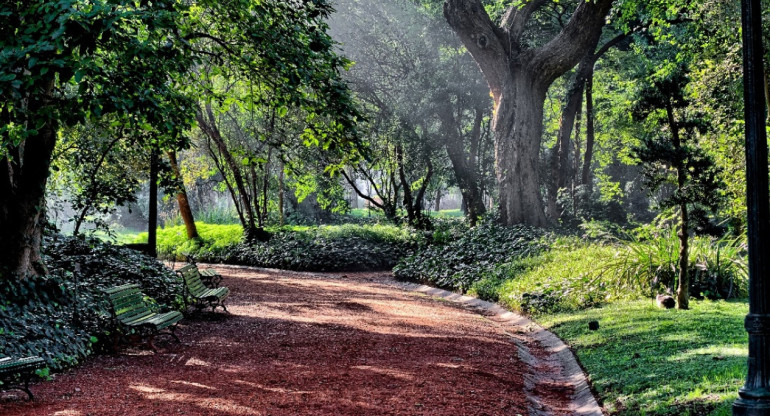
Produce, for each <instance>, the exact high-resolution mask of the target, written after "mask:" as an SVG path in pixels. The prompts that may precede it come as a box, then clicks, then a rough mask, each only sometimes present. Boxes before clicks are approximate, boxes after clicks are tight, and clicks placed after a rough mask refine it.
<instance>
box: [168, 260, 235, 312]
mask: <svg viewBox="0 0 770 416" xmlns="http://www.w3.org/2000/svg"><path fill="white" fill-rule="evenodd" d="M177 273H178V274H179V276H180V277H181V279H182V282H183V283H184V286H185V287H184V289H185V293H186V296H185V301H186V302H188V303H190V304H191V305H192V306H195V307H196V308H198V309H202V308H204V307H206V306H210V307H211V310H212V311H214V310H215V309H216V308H217V307H218V306H221V307H222V309H224V310H225V312H227V306H225V304H224V301H225V299H227V296H229V294H230V289H229V288H227V287H217V288H209V287H207V286H206V285H205V284H204V283H203V281H202V279H201V273H200V271H199V270H198V268H197V267H196V266H195V265H193V264H189V265H187V266H184V267H182V268H180V269H179V270H177Z"/></svg>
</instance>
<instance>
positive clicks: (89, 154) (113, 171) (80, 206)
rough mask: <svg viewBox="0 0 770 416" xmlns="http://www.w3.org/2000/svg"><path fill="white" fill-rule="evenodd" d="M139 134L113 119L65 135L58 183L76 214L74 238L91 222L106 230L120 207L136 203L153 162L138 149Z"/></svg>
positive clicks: (57, 165) (56, 163) (58, 150)
mask: <svg viewBox="0 0 770 416" xmlns="http://www.w3.org/2000/svg"><path fill="white" fill-rule="evenodd" d="M110 119H113V120H112V121H110ZM113 123H114V125H113V126H111V124H113ZM135 136H136V135H135V134H133V135H132V134H131V133H130V132H129V131H127V129H125V128H124V127H123V126H122V124H120V123H115V120H114V117H109V118H106V119H105V120H103V121H101V122H94V123H86V124H83V125H78V126H75V127H73V128H69V129H65V130H64V131H63V134H62V139H61V140H60V142H59V143H58V144H57V147H56V153H55V158H54V164H53V169H54V170H55V171H56V174H55V175H54V176H53V182H54V184H55V186H54V188H58V190H59V191H60V192H61V193H62V194H63V195H61V197H62V198H63V199H65V200H68V201H69V203H70V206H71V208H72V209H73V211H74V212H75V216H74V217H73V218H72V219H71V221H72V223H73V226H74V228H73V234H75V235H77V234H79V233H80V231H81V227H82V226H83V225H84V224H85V223H86V222H92V223H94V224H95V225H96V227H97V228H101V229H107V224H106V223H104V221H103V218H104V216H106V215H107V214H109V213H111V212H113V211H114V210H115V208H116V206H119V205H124V204H127V203H131V202H136V197H135V194H136V192H137V191H138V189H139V187H140V181H141V180H142V179H144V176H145V174H144V172H146V167H147V163H148V160H147V159H148V158H147V152H146V151H145V149H143V148H141V147H138V146H135V142H136V140H138V139H137V138H136V137H135ZM49 188H51V187H49ZM49 191H51V189H49Z"/></svg>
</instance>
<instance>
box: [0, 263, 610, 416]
mask: <svg viewBox="0 0 770 416" xmlns="http://www.w3.org/2000/svg"><path fill="white" fill-rule="evenodd" d="M218 267H219V266H218ZM219 270H220V271H221V273H222V274H223V275H224V281H223V284H224V285H226V286H228V287H230V288H231V290H232V294H231V297H230V299H228V309H229V310H230V311H231V315H228V316H225V315H223V314H222V313H217V314H214V315H211V314H208V315H199V316H197V317H193V318H192V319H186V320H185V321H183V323H182V326H181V327H180V329H179V331H178V334H179V337H180V338H181V339H182V344H181V345H180V344H176V343H162V342H159V343H158V345H159V346H160V347H161V352H159V353H157V354H154V353H152V352H150V351H146V350H142V349H125V350H123V351H121V352H120V354H117V355H114V356H97V357H93V358H92V359H90V360H89V361H88V362H87V363H85V364H84V365H82V366H80V367H78V368H76V369H74V370H71V371H69V372H67V373H64V374H59V375H56V377H55V380H54V381H52V382H47V383H40V384H37V385H34V386H33V387H32V390H33V392H34V393H35V395H36V399H35V401H33V402H30V403H26V402H20V401H18V400H15V399H14V396H13V393H6V394H4V395H3V396H2V397H0V414H3V415H9V416H11V415H60V416H85V415H176V414H181V415H223V416H224V415H541V414H548V415H573V414H574V415H589V414H601V413H600V412H599V413H586V412H583V411H578V408H577V407H576V402H575V396H576V392H579V390H580V386H579V385H578V384H576V383H574V382H573V381H570V380H569V379H568V378H564V377H563V374H564V373H565V367H564V366H563V364H562V361H563V360H562V359H561V358H559V357H558V354H554V351H552V348H551V347H550V346H549V345H547V342H544V341H543V340H542V339H538V336H539V335H538V334H540V333H541V332H538V331H537V330H533V327H532V326H531V325H530V326H528V324H527V325H524V326H522V325H520V324H516V323H515V322H514V321H511V320H510V319H509V320H506V319H501V316H502V314H501V313H498V312H500V311H495V310H492V309H490V308H487V309H486V310H484V311H483V313H479V312H478V311H475V310H472V309H469V308H468V307H467V306H462V305H460V304H458V303H455V302H450V301H442V300H441V299H440V298H436V296H445V297H452V296H453V295H452V294H448V295H447V293H446V292H445V293H439V292H433V293H431V292H430V291H431V290H433V289H429V288H428V289H426V288H424V287H422V288H421V287H418V286H416V285H405V284H401V283H397V282H395V281H393V279H392V278H391V277H390V276H389V275H387V274H383V273H348V274H341V273H337V274H319V273H296V272H286V271H270V270H264V269H255V268H246V267H233V266H222V267H219ZM417 290H421V291H423V292H425V293H419V292H416V291H417ZM455 296H456V295H455ZM465 302H466V303H467V302H468V301H467V299H466V301H465ZM477 302H478V301H477ZM471 306H476V307H479V306H484V305H481V304H476V305H471ZM487 306H489V305H487ZM515 316H518V315H515ZM508 318H510V316H508ZM542 332H545V331H542ZM564 349H565V350H566V348H564ZM573 361H574V359H573ZM573 370H574V369H573ZM578 370H579V368H578ZM581 375H582V373H581ZM583 380H584V378H583ZM576 387H577V389H576ZM594 404H595V402H594ZM596 409H598V407H597V408H596ZM584 410H585V409H584Z"/></svg>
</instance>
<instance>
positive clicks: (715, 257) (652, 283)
mask: <svg viewBox="0 0 770 416" xmlns="http://www.w3.org/2000/svg"><path fill="white" fill-rule="evenodd" d="M645 232H647V231H646V230H644V229H643V231H642V233H645ZM679 244H680V242H679V237H678V236H677V229H676V228H675V227H671V228H668V229H665V230H663V232H660V230H656V233H655V234H653V235H650V236H649V237H648V238H646V239H642V240H639V241H632V242H626V243H624V244H623V245H622V247H621V248H620V250H619V251H618V253H617V255H616V256H615V258H614V259H612V260H611V261H609V262H607V263H605V264H604V265H603V266H602V267H603V269H604V271H603V272H604V273H609V274H612V275H615V276H617V278H618V281H619V282H622V284H624V285H626V286H629V287H635V288H637V289H639V290H647V291H649V293H650V294H655V293H658V292H664V291H673V290H674V287H675V285H676V283H677V280H676V279H677V278H678V277H677V276H678V270H677V269H678V265H677V262H678V257H679ZM688 263H689V275H690V294H691V295H692V296H694V297H696V298H704V297H705V298H710V299H730V298H741V297H744V296H747V294H748V268H747V264H746V245H745V241H744V239H743V238H740V237H739V238H728V237H724V238H721V239H716V238H713V237H695V238H692V239H691V241H690V250H689V262H688Z"/></svg>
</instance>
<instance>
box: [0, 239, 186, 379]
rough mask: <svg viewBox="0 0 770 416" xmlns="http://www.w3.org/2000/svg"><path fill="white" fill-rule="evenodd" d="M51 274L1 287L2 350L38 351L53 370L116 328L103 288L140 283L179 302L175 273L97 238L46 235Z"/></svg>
mask: <svg viewBox="0 0 770 416" xmlns="http://www.w3.org/2000/svg"><path fill="white" fill-rule="evenodd" d="M45 254H46V262H47V264H48V266H49V268H50V270H52V271H53V274H52V275H50V276H46V277H39V278H30V279H23V280H8V279H6V280H4V281H3V284H2V286H0V333H2V335H3V336H0V355H5V356H17V357H18V356H26V355H39V356H41V357H43V358H45V360H46V363H47V364H48V366H49V367H50V368H52V369H56V370H60V369H63V368H66V367H69V366H72V365H75V364H77V363H79V362H80V361H82V360H83V359H84V358H85V357H86V356H88V355H89V354H91V353H92V352H93V350H94V349H96V348H99V347H100V346H101V345H102V343H103V342H104V341H105V340H106V339H107V336H108V334H109V332H111V331H113V330H114V328H113V326H112V322H111V321H110V320H109V319H107V317H108V316H109V314H110V311H109V305H108V304H107V303H106V302H105V299H104V297H103V294H102V293H101V290H103V289H106V288H108V287H111V286H116V285H120V284H124V283H138V284H139V285H141V287H142V291H143V292H144V293H145V294H146V295H148V296H151V297H153V298H155V299H156V300H157V301H158V303H160V304H164V305H167V306H172V307H174V306H177V307H178V306H181V303H180V302H181V293H180V290H181V286H180V285H179V283H178V281H177V278H176V275H175V274H174V273H173V272H172V271H171V270H169V269H168V268H166V267H165V266H163V265H162V264H160V263H159V262H157V261H156V260H154V259H152V258H150V257H147V256H145V255H143V254H140V253H138V252H136V251H134V250H130V249H126V248H120V247H116V246H112V245H109V244H104V243H102V242H99V241H97V240H91V239H81V238H72V237H62V236H53V237H51V238H47V239H46V243H45Z"/></svg>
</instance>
